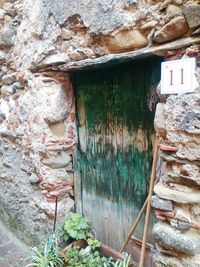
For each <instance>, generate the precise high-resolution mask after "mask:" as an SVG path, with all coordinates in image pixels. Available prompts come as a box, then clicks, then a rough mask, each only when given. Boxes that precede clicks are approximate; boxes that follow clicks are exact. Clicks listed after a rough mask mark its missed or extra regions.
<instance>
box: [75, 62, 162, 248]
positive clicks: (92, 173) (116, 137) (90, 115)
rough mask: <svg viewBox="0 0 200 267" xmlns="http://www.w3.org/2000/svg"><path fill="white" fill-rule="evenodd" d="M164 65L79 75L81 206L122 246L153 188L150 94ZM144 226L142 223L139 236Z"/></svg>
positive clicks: (106, 238)
mask: <svg viewBox="0 0 200 267" xmlns="http://www.w3.org/2000/svg"><path fill="white" fill-rule="evenodd" d="M159 69H160V61H159V60H152V59H151V60H148V61H142V62H136V63H135V64H131V65H130V64H129V65H122V66H120V67H113V68H111V69H103V70H96V71H88V72H83V73H78V74H76V75H75V97H76V112H77V131H78V145H77V153H76V159H75V170H76V171H75V174H76V192H77V199H76V201H77V209H78V210H79V211H81V212H82V213H83V214H84V215H85V216H86V217H88V218H89V219H90V220H91V221H92V224H93V226H94V227H95V230H96V233H97V237H98V238H99V239H100V240H102V241H103V242H104V243H106V244H108V245H111V246H112V247H114V248H117V249H118V248H119V247H120V246H121V245H122V242H123V240H124V237H125V235H126V234H127V232H128V230H129V228H130V226H131V225H132V223H133V222H134V219H135V218H136V216H137V214H138V213H139V211H140V209H141V207H142V205H143V203H144V201H145V199H146V196H147V192H148V185H149V180H150V172H151V162H152V136H153V118H154V114H153V113H152V112H150V111H149V109H148V103H147V102H148V101H147V99H148V94H149V90H150V87H151V85H152V84H153V83H155V82H157V81H158V80H159V75H160V74H159ZM151 224H152V222H151ZM142 231H143V223H140V225H139V227H138V229H137V231H136V236H137V237H139V238H141V236H142Z"/></svg>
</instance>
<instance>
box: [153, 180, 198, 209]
mask: <svg viewBox="0 0 200 267" xmlns="http://www.w3.org/2000/svg"><path fill="white" fill-rule="evenodd" d="M154 193H155V194H156V195H157V196H158V197H160V198H163V199H168V200H172V201H174V202H177V203H188V204H189V203H191V204H192V203H199V202H200V192H199V190H198V189H196V190H195V189H193V190H192V189H190V188H188V187H186V186H182V185H175V184H174V185H173V188H170V187H168V186H166V185H164V184H163V183H161V182H159V183H157V184H156V185H155V187H154Z"/></svg>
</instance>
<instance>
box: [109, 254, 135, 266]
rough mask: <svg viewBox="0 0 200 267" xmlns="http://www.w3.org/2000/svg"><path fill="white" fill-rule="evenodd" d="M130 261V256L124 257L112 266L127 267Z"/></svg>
mask: <svg viewBox="0 0 200 267" xmlns="http://www.w3.org/2000/svg"><path fill="white" fill-rule="evenodd" d="M130 261H131V256H130V255H126V256H125V257H124V259H123V260H118V261H116V262H115V264H114V265H113V266H114V267H128V266H129V264H130Z"/></svg>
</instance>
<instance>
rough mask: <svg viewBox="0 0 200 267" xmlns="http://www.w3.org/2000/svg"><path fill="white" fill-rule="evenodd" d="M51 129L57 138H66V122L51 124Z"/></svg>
mask: <svg viewBox="0 0 200 267" xmlns="http://www.w3.org/2000/svg"><path fill="white" fill-rule="evenodd" d="M49 128H50V130H51V131H52V133H53V134H54V135H56V136H60V137H61V136H64V135H65V134H66V127H65V124H64V122H55V123H51V124H49Z"/></svg>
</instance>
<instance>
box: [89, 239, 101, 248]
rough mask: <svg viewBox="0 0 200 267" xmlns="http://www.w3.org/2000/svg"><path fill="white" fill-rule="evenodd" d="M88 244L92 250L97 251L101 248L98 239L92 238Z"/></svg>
mask: <svg viewBox="0 0 200 267" xmlns="http://www.w3.org/2000/svg"><path fill="white" fill-rule="evenodd" d="M87 243H88V246H89V247H90V248H91V249H92V250H95V249H97V248H100V242H99V240H97V239H92V238H88V239H87Z"/></svg>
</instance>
